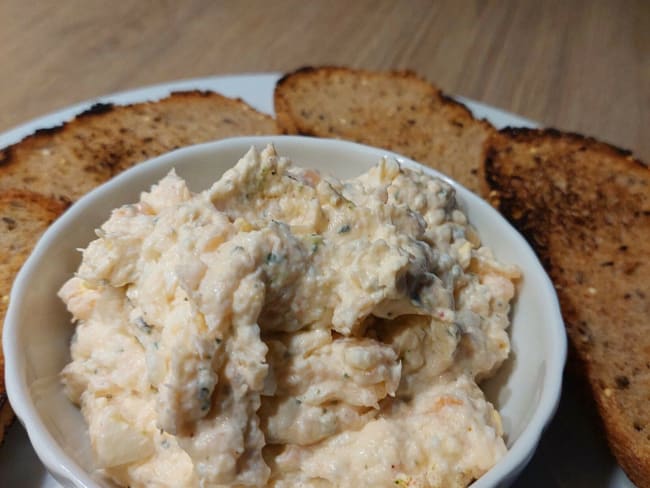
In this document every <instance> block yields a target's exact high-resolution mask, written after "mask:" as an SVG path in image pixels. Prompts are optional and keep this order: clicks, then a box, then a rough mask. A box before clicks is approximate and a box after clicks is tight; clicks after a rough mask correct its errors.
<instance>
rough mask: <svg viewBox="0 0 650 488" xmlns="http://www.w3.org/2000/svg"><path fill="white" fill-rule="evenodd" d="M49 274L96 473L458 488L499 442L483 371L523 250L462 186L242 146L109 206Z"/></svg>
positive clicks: (163, 479) (149, 480)
mask: <svg viewBox="0 0 650 488" xmlns="http://www.w3.org/2000/svg"><path fill="white" fill-rule="evenodd" d="M97 236H98V238H97V239H96V240H95V241H93V242H91V243H90V244H89V245H88V247H87V248H86V249H85V250H84V251H83V260H82V263H81V265H80V267H79V269H78V271H77V272H76V274H75V276H74V277H72V278H71V279H70V280H69V281H68V282H67V283H65V285H64V286H63V287H62V288H61V290H60V292H59V295H60V296H61V298H62V299H63V300H64V301H65V303H66V305H67V307H68V309H69V311H70V312H71V313H72V315H73V319H74V321H75V323H76V332H75V335H74V338H73V341H72V344H71V354H72V362H71V363H70V364H68V365H67V366H66V367H65V369H64V370H63V372H62V380H63V383H64V384H65V389H66V393H67V395H68V396H69V398H70V399H71V400H72V401H73V402H75V403H76V404H78V405H79V406H80V407H81V410H82V413H83V415H84V417H85V419H86V421H87V423H88V431H89V436H90V440H91V445H92V449H93V454H94V459H95V462H96V465H97V469H98V473H99V474H100V475H102V476H104V477H107V478H109V479H111V480H113V481H115V482H116V483H118V484H121V485H124V486H131V487H134V488H135V487H144V486H160V487H166V486H169V487H199V486H200V487H211V486H236V487H240V486H272V487H294V486H303V487H364V486H368V487H382V486H386V487H388V486H391V487H394V486H396V485H397V486H413V487H442V486H444V487H452V486H466V485H468V484H469V483H471V482H472V480H474V479H477V478H479V477H480V476H481V475H482V474H484V473H485V472H486V471H487V470H488V469H490V468H491V467H492V466H493V465H494V464H495V463H496V462H497V461H498V460H499V459H500V458H501V457H502V456H503V455H504V454H505V452H506V446H505V444H504V441H503V431H502V426H501V419H500V416H499V414H498V412H497V411H496V409H495V408H494V407H493V406H492V405H491V404H490V403H489V402H488V401H487V400H486V399H485V397H484V394H483V392H482V391H481V389H480V388H479V387H478V386H477V381H480V380H481V379H483V378H486V377H488V376H490V375H492V374H493V373H494V372H495V370H496V369H497V368H498V367H499V366H500V365H501V363H502V362H503V361H504V360H505V359H506V358H507V357H508V354H509V350H510V344H509V338H508V334H507V328H508V326H509V318H508V313H509V309H510V301H511V300H512V299H513V297H514V295H515V285H514V283H515V282H516V280H517V279H519V275H520V273H519V270H518V268H517V267H516V266H513V265H507V264H503V263H500V262H499V261H497V260H496V259H495V258H494V257H493V255H492V252H491V251H490V250H489V249H488V248H486V247H484V246H482V245H481V242H480V240H479V237H478V236H477V234H476V231H475V230H474V228H473V227H472V226H471V225H470V224H469V223H468V221H467V218H466V216H465V215H464V213H463V212H462V211H461V210H460V209H459V207H458V205H457V203H456V200H455V194H454V190H453V187H452V186H451V185H449V184H447V183H446V182H444V181H442V180H440V179H438V178H435V177H432V176H429V175H427V174H425V173H422V172H420V171H417V170H413V169H408V168H406V167H403V166H401V165H400V164H398V163H397V162H396V161H394V160H392V159H383V160H382V161H380V162H379V163H378V164H377V165H376V166H375V167H373V168H371V169H370V170H369V171H368V172H367V173H364V174H362V175H360V176H358V177H356V178H353V179H350V180H346V181H339V180H337V179H335V178H332V177H325V176H322V175H320V174H319V173H317V172H315V171H314V170H309V169H302V168H299V167H296V166H293V165H292V163H291V162H290V161H289V160H287V159H286V158H283V157H280V156H278V155H277V154H276V152H275V149H274V148H273V146H268V147H267V148H265V149H264V150H263V151H261V152H258V151H257V150H255V149H254V148H252V149H251V150H250V151H249V152H248V153H247V154H246V155H245V156H244V157H243V158H242V159H241V160H240V161H239V162H238V163H237V164H236V165H235V166H234V167H233V168H231V169H230V170H228V171H227V172H226V173H225V174H224V175H223V176H222V177H221V178H220V179H219V180H218V181H217V182H216V183H214V184H213V185H212V187H211V188H209V189H208V190H206V191H203V192H201V193H198V194H193V193H192V192H191V191H190V190H189V189H188V187H187V185H186V183H185V181H183V180H182V179H181V178H180V177H178V176H177V175H176V174H175V173H174V172H171V173H170V174H169V175H168V176H166V177H165V178H164V179H163V180H161V181H160V182H159V183H158V184H157V185H154V186H153V187H152V188H151V190H150V191H149V192H145V193H142V195H141V198H140V201H139V202H138V203H136V204H132V205H126V206H123V207H120V208H118V209H116V210H114V211H113V212H112V214H111V217H110V219H109V220H108V221H107V222H106V223H104V224H103V225H102V227H101V228H100V229H99V230H98V231H97Z"/></svg>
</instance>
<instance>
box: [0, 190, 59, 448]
mask: <svg viewBox="0 0 650 488" xmlns="http://www.w3.org/2000/svg"><path fill="white" fill-rule="evenodd" d="M64 210H65V205H64V204H62V203H61V202H59V201H58V200H54V199H51V198H47V197H44V196H42V195H39V194H37V193H32V192H28V191H23V190H9V191H5V192H3V193H1V194H0V249H3V251H4V253H3V254H4V256H5V257H4V259H3V260H2V261H1V262H0V332H2V324H3V323H4V318H5V313H6V312H7V306H8V304H9V291H10V290H11V285H12V283H13V281H14V278H15V276H16V274H17V273H18V270H19V269H20V267H21V266H22V265H23V262H24V261H25V259H27V256H28V255H29V253H30V252H31V250H32V247H33V246H34V244H35V243H36V241H37V240H38V238H39V237H40V235H41V234H42V233H43V232H44V231H45V229H46V228H47V226H48V225H50V223H52V222H53V221H54V219H56V218H57V217H58V216H59V215H60V214H61V213H63V211H64ZM4 373H5V371H4V356H3V354H2V350H0V442H2V438H3V437H4V433H5V430H6V428H7V427H8V426H9V424H10V423H11V420H12V419H13V412H12V411H11V406H10V405H9V402H8V401H7V392H6V389H5V379H4V378H5V375H4Z"/></svg>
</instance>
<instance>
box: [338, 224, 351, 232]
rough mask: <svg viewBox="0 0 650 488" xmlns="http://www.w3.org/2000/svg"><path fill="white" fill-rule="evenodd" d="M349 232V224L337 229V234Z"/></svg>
mask: <svg viewBox="0 0 650 488" xmlns="http://www.w3.org/2000/svg"><path fill="white" fill-rule="evenodd" d="M348 232H350V224H345V225H342V226H341V227H339V234H346V233H348Z"/></svg>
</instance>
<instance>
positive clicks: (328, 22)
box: [0, 0, 650, 488]
mask: <svg viewBox="0 0 650 488" xmlns="http://www.w3.org/2000/svg"><path fill="white" fill-rule="evenodd" d="M322 64H339V65H349V66H352V67H362V68H368V69H393V68H400V69H402V68H408V69H412V70H414V71H416V72H418V73H419V74H421V75H423V76H425V77H427V78H428V79H429V80H431V81H433V82H435V83H436V84H438V85H439V86H441V87H442V88H443V89H444V90H445V91H446V92H448V93H450V94H455V95H462V96H466V97H469V98H472V99H475V100H478V101H482V102H485V103H488V104H491V105H494V106H497V107H500V108H502V109H505V110H509V111H512V112H514V113H517V114H520V115H522V116H525V117H529V118H531V119H534V120H537V121H539V122H541V123H542V124H544V125H549V126H555V127H558V128H561V129H565V130H572V131H578V132H582V133H585V134H588V135H592V136H596V137H598V138H600V139H603V140H605V141H607V142H610V143H613V144H616V145H618V146H621V147H624V148H627V149H631V150H633V151H634V152H635V153H636V155H637V156H638V157H640V158H642V159H643V160H645V161H647V162H648V161H650V137H649V136H650V134H648V127H649V126H650V2H649V1H648V0H620V1H616V0H593V1H587V0H565V1H561V0H545V1H543V2H539V1H535V0H501V1H485V0H476V1H467V0H462V1H459V0H445V1H435V2H434V1H430V0H402V1H398V0H328V1H325V0H322V1H321V0H312V1H304V0H274V1H267V0H240V1H238V0H222V1H218V2H215V1H211V0H187V1H182V2H178V1H173V0H157V1H147V0H118V1H103V0H101V1H100V0H61V1H58V2H53V1H35V0H28V1H25V0H0V132H1V131H4V130H6V129H9V128H11V127H13V126H15V125H17V124H20V123H23V122H26V121H28V120H29V119H31V118H34V117H37V116H39V115H43V114H45V113H48V112H51V111H53V110H56V109H59V108H63V107H65V106H67V105H70V104H72V103H76V102H80V101H83V100H86V99H89V98H93V97H97V96H101V95H104V94H107V93H112V92H116V91H122V90H126V89H130V88H135V87H140V86H144V85H149V84H154V83H161V82H165V81H171V80H177V79H182V78H193V77H201V76H211V75H219V74H227V73H245V72H268V71H278V72H284V71H288V70H293V69H295V68H297V67H300V66H303V65H322ZM568 379H569V387H568V388H565V391H564V394H563V398H562V404H561V405H560V414H559V415H558V416H557V418H556V420H555V421H554V423H553V424H551V426H550V428H549V430H548V431H547V433H546V435H545V437H544V438H543V440H542V444H541V446H540V450H539V451H538V454H537V455H536V456H535V458H534V459H533V462H532V463H531V465H530V466H529V467H528V468H527V469H526V471H524V473H523V476H522V478H521V479H520V481H519V483H518V484H517V486H521V487H523V486H526V487H534V488H535V487H542V486H543V487H549V486H551V487H562V488H564V487H573V486H590V487H605V486H609V484H608V481H607V478H608V476H609V473H610V468H611V464H612V463H613V461H612V459H611V456H609V455H608V454H607V451H606V449H605V447H604V439H603V436H602V435H601V434H600V433H599V432H598V431H597V430H594V427H593V426H594V425H597V422H596V420H595V419H593V418H591V417H589V415H590V413H589V412H590V410H589V409H588V408H584V407H585V405H587V403H588V401H589V400H588V399H587V397H586V396H584V395H581V394H580V393H576V391H575V390H576V389H577V388H578V387H577V386H576V381H575V380H573V379H572V377H571V375H569V377H568ZM571 395H574V396H575V395H578V398H573V397H572V396H571ZM585 412H586V414H585ZM587 417H589V418H587ZM583 420H584V422H583ZM581 422H582V423H581ZM16 428H18V427H16ZM569 431H571V432H579V435H575V436H571V435H568V434H567V433H568V432H569ZM590 436H591V437H590ZM585 439H588V441H589V442H588V443H585ZM7 449H8V448H7ZM7 449H5V455H7V454H6V452H7ZM576 456H577V457H576ZM21 459H22V458H21ZM576 466H583V467H584V466H588V467H589V468H588V469H576ZM1 484H3V483H2V482H0V485H1ZM7 486H9V485H7Z"/></svg>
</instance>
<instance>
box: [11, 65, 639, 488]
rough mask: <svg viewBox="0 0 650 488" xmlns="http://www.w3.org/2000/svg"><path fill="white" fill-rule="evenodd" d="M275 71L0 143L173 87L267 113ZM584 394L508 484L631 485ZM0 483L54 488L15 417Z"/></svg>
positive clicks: (206, 82) (573, 394) (504, 121)
mask: <svg viewBox="0 0 650 488" xmlns="http://www.w3.org/2000/svg"><path fill="white" fill-rule="evenodd" d="M278 77H279V75H277V74H274V73H270V74H251V75H239V76H221V77H211V78H200V79H192V80H183V81H177V82H173V83H166V84H161V85H156V86H151V87H146V88H140V89H137V90H131V91H128V92H123V93H117V94H113V95H107V96H104V97H100V98H97V99H94V100H89V101H86V102H83V103H80V104H77V105H73V106H71V107H67V108H65V109H63V110H60V111H58V112H55V113H52V114H49V115H46V116H44V117H40V118H38V119H35V120H32V121H30V122H28V123H26V124H23V125H20V126H18V127H16V128H14V129H12V130H9V131H7V132H4V133H2V134H0V148H2V147H4V146H7V145H9V144H13V143H15V142H17V141H19V140H20V139H22V138H23V137H25V136H27V135H29V134H31V133H32V132H34V131H35V130H36V129H41V128H45V127H53V126H56V125H59V124H61V123H62V122H64V121H66V120H69V119H71V118H72V117H74V116H75V115H76V114H78V113H79V112H81V111H83V110H85V109H87V108H89V107H90V106H91V105H93V104H94V103H98V102H112V103H116V104H126V103H136V102H142V101H146V100H155V99H158V98H162V97H165V96H167V95H169V94H170V93H171V92H174V91H182V90H197V89H198V90H213V91H218V92H219V93H222V94H223V95H226V96H231V97H241V98H243V99H244V100H245V101H246V102H248V103H249V104H250V105H252V106H253V107H255V108H256V109H258V110H260V111H262V112H267V113H270V114H272V113H273V88H274V86H275V82H276V80H277V79H278ZM461 101H463V102H464V103H466V104H467V105H468V106H469V108H470V109H471V110H472V112H473V113H474V115H476V116H478V117H484V118H486V119H488V120H489V121H490V122H492V124H494V125H495V126H496V127H498V128H501V127H504V126H507V125H512V126H527V127H534V126H535V125H536V124H535V123H534V122H532V121H530V120H527V119H524V118H521V117H517V116H515V115H512V114H509V113H507V112H504V111H501V110H498V109H495V108H493V107H490V106H487V105H484V104H480V103H477V102H473V101H471V100H466V99H461ZM586 400H587V399H586V397H585V396H584V395H583V394H581V393H579V385H578V384H577V383H576V380H575V379H574V378H573V377H571V375H565V385H564V391H563V396H562V400H561V402H560V406H559V408H558V412H557V415H556V417H555V419H554V420H553V422H552V423H551V425H550V427H549V428H548V431H547V432H546V433H545V435H544V437H543V439H542V441H541V443H540V446H539V449H538V451H537V453H536V454H535V456H534V457H533V459H532V461H531V462H530V464H529V465H528V467H527V468H526V469H525V470H524V472H523V473H522V475H521V477H520V479H519V480H518V481H517V482H516V483H515V484H514V485H513V486H514V487H530V488H536V487H539V488H541V487H545V488H546V487H563V488H564V487H566V488H569V487H582V486H588V487H594V488H599V487H602V488H631V487H633V486H634V485H633V484H632V483H631V482H630V481H629V480H628V479H627V477H626V476H625V474H624V473H623V472H622V471H621V469H620V468H618V466H617V465H616V463H615V462H614V460H613V458H612V456H611V455H610V454H609V451H608V450H607V447H606V444H605V441H604V440H603V438H602V435H601V434H600V433H599V431H598V427H597V421H596V419H595V418H594V417H593V415H588V414H587V413H585V410H588V409H586V408H585V406H584V403H585V401H586ZM0 486H7V487H9V486H20V487H40V488H54V487H58V485H57V483H56V482H55V481H54V480H53V479H52V478H51V477H50V476H49V475H48V474H47V472H46V471H45V468H44V467H43V465H42V464H41V463H40V461H39V460H38V458H37V457H36V455H35V454H34V451H33V450H32V448H31V446H30V444H29V440H28V439H27V435H26V434H25V431H24V430H23V429H22V427H21V426H20V424H19V423H18V422H16V423H14V425H13V426H12V427H11V429H10V431H9V434H8V437H7V439H6V441H5V443H4V444H3V446H1V447H0Z"/></svg>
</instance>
